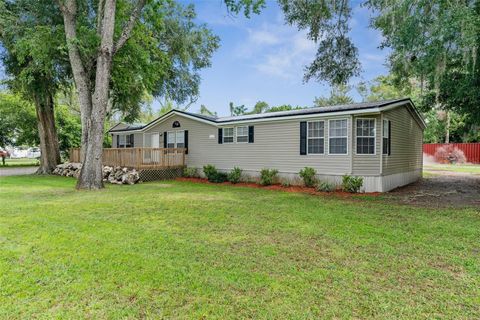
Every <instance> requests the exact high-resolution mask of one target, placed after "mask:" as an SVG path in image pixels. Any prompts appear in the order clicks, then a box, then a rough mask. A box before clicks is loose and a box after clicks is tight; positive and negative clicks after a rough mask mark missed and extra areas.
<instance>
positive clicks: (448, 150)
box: [433, 145, 467, 164]
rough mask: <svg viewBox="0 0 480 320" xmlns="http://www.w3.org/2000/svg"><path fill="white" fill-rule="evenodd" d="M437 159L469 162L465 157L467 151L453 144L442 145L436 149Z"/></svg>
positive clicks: (440, 160) (444, 161)
mask: <svg viewBox="0 0 480 320" xmlns="http://www.w3.org/2000/svg"><path fill="white" fill-rule="evenodd" d="M433 157H434V158H435V161H436V162H438V163H452V164H455V163H465V162H467V158H466V157H465V153H463V151H462V150H460V149H458V148H457V147H454V146H452V145H446V146H443V147H440V148H438V149H437V151H435V155H434V156H433Z"/></svg>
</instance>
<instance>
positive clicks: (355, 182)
mask: <svg viewBox="0 0 480 320" xmlns="http://www.w3.org/2000/svg"><path fill="white" fill-rule="evenodd" d="M362 185H363V178H362V177H352V176H349V175H345V176H343V178H342V189H343V191H346V192H352V193H356V192H359V191H360V188H361V187H362Z"/></svg>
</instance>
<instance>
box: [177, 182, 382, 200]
mask: <svg viewBox="0 0 480 320" xmlns="http://www.w3.org/2000/svg"><path fill="white" fill-rule="evenodd" d="M176 180H177V181H188V182H196V183H205V184H212V185H224V186H233V187H247V188H256V189H265V190H277V191H285V192H293V193H306V194H311V195H316V196H337V197H342V198H361V197H365V196H380V195H382V193H381V192H365V193H349V192H345V191H342V190H336V191H333V192H320V191H316V190H315V188H309V187H304V186H289V187H284V186H282V185H280V184H274V185H270V186H262V185H260V184H257V183H252V182H239V183H235V184H233V183H231V182H222V183H213V182H210V181H208V180H207V179H203V178H183V177H182V178H177V179H176Z"/></svg>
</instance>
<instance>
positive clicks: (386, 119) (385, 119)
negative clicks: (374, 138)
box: [381, 118, 392, 157]
mask: <svg viewBox="0 0 480 320" xmlns="http://www.w3.org/2000/svg"><path fill="white" fill-rule="evenodd" d="M385 121H386V122H387V123H388V126H390V120H389V119H388V118H383V119H382V137H381V139H382V140H381V141H382V156H387V157H388V156H389V154H388V152H389V151H390V153H391V150H387V153H383V126H384V124H385ZM389 131H390V128H388V131H387V137H388V140H389V141H390V139H392V137H391V136H388V132H389ZM391 145H392V143H391V142H390V146H391Z"/></svg>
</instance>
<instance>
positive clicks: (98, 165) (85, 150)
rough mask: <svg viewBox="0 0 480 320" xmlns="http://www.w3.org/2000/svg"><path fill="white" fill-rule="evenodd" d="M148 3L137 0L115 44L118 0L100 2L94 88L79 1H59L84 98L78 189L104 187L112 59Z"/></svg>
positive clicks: (77, 79) (78, 83)
mask: <svg viewBox="0 0 480 320" xmlns="http://www.w3.org/2000/svg"><path fill="white" fill-rule="evenodd" d="M145 2H146V0H138V1H137V5H136V6H135V9H134V10H133V12H132V14H131V16H130V19H129V20H128V22H127V24H126V26H125V28H124V29H123V32H122V34H121V35H120V38H119V39H118V41H117V44H116V45H115V44H114V42H113V34H114V27H115V10H116V0H101V1H100V3H99V6H98V8H99V9H98V12H97V15H98V16H97V32H98V34H99V35H100V38H101V41H100V48H99V53H98V56H97V65H96V70H95V71H96V74H95V85H94V86H93V87H92V86H91V85H90V81H89V77H88V76H87V72H89V71H90V70H86V69H85V64H84V63H83V61H82V57H81V54H80V51H79V49H78V47H77V44H76V42H77V30H76V22H77V21H76V14H77V2H76V0H65V1H57V3H58V5H59V7H60V9H61V11H62V14H63V21H64V25H65V35H66V38H67V45H68V55H69V59H70V64H71V66H72V71H73V78H74V80H75V84H76V87H77V90H78V95H79V100H80V113H81V120H82V150H81V155H80V159H81V161H82V164H83V165H82V169H81V171H80V176H79V178H78V181H77V189H101V188H103V172H102V171H103V170H102V153H103V138H104V132H103V131H104V123H105V115H106V112H107V107H108V99H109V91H110V78H111V69H112V59H113V55H114V54H115V52H116V51H117V50H119V49H120V48H121V47H122V46H123V45H124V44H125V42H126V41H127V40H128V38H129V37H130V34H131V32H132V30H133V27H134V25H135V22H136V21H137V20H138V17H139V16H140V12H141V10H142V8H143V6H144V5H145ZM93 88H94V90H93V95H92V89H93Z"/></svg>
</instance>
